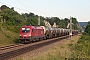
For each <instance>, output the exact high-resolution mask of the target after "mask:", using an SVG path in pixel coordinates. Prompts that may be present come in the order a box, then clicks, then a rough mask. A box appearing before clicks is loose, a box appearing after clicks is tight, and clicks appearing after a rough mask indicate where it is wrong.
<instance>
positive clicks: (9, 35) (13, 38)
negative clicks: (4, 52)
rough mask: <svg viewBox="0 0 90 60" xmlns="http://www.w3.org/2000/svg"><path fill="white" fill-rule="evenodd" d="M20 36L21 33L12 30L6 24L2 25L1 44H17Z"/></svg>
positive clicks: (0, 27) (0, 32)
mask: <svg viewBox="0 0 90 60" xmlns="http://www.w3.org/2000/svg"><path fill="white" fill-rule="evenodd" d="M11 28H12V27H11ZM18 38H19V33H16V32H13V31H10V30H8V29H7V27H5V26H0V46H5V45H10V44H15V43H17V42H18Z"/></svg>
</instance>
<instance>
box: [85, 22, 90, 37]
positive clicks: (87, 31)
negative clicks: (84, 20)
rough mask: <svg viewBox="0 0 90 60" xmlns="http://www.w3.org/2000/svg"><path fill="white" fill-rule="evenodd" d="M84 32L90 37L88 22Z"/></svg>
mask: <svg viewBox="0 0 90 60" xmlns="http://www.w3.org/2000/svg"><path fill="white" fill-rule="evenodd" d="M85 32H86V33H88V34H89V35H90V22H88V25H87V26H86V28H85Z"/></svg>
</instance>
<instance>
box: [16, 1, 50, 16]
mask: <svg viewBox="0 0 90 60" xmlns="http://www.w3.org/2000/svg"><path fill="white" fill-rule="evenodd" d="M15 1H16V2H18V3H20V4H22V5H23V6H25V7H27V8H30V9H32V10H34V11H36V12H38V13H40V14H42V15H46V16H47V15H48V14H46V13H43V12H40V11H38V10H36V9H34V8H32V7H30V6H27V5H26V4H24V3H22V2H20V1H18V0H15Z"/></svg>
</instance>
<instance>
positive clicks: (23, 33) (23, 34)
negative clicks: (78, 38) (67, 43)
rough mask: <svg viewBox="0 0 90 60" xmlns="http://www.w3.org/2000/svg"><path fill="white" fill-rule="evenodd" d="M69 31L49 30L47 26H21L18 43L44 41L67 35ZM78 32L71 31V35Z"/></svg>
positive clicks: (61, 29)
mask: <svg viewBox="0 0 90 60" xmlns="http://www.w3.org/2000/svg"><path fill="white" fill-rule="evenodd" d="M69 31H70V30H69V29H63V28H54V27H53V28H51V27H48V26H32V25H30V26H22V27H21V28H20V39H19V40H20V42H21V43H27V42H32V41H38V40H44V39H49V38H54V37H60V36H65V35H69ZM77 33H78V30H72V34H77Z"/></svg>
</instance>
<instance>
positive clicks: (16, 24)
mask: <svg viewBox="0 0 90 60" xmlns="http://www.w3.org/2000/svg"><path fill="white" fill-rule="evenodd" d="M38 17H39V16H38V15H35V14H34V13H32V12H30V13H22V14H19V13H18V12H17V11H15V10H14V7H12V8H9V7H8V6H6V5H2V6H1V7H0V32H1V33H0V44H1V45H2V44H3V43H4V42H5V41H6V42H5V44H4V45H6V44H7V43H8V44H12V43H16V42H18V40H17V39H18V38H19V29H20V27H21V26H23V25H30V24H31V25H35V26H37V25H38ZM44 20H46V21H48V22H49V23H50V24H51V25H52V26H53V24H54V22H55V23H56V25H57V27H60V28H67V25H68V24H69V22H70V20H69V19H68V18H64V19H59V18H58V17H43V16H40V25H45V24H44V22H43V21H44ZM72 23H73V24H72V25H73V29H77V30H78V29H79V24H78V21H77V19H76V18H74V17H72ZM1 41H2V42H1Z"/></svg>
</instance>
